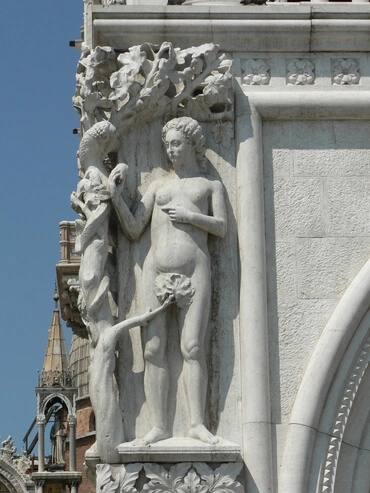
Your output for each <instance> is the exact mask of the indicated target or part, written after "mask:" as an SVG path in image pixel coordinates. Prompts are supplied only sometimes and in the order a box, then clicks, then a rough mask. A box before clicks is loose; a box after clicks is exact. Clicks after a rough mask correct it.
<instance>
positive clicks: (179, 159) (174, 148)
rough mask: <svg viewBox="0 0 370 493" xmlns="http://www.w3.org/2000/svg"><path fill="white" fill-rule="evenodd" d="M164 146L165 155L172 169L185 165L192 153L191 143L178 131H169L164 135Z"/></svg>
mask: <svg viewBox="0 0 370 493" xmlns="http://www.w3.org/2000/svg"><path fill="white" fill-rule="evenodd" d="M164 144H165V146H166V151H167V155H168V157H169V159H170V161H171V163H172V164H173V166H174V168H176V167H177V166H184V165H186V163H187V162H189V160H190V159H191V155H192V153H193V152H194V146H193V145H192V143H191V142H189V141H188V140H187V139H186V138H185V136H184V134H183V133H182V132H179V131H178V130H174V129H171V130H169V131H168V132H167V133H166V136H165V139H164Z"/></svg>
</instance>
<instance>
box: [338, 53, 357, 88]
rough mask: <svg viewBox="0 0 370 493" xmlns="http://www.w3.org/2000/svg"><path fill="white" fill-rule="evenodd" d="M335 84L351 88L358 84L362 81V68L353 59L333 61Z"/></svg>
mask: <svg viewBox="0 0 370 493" xmlns="http://www.w3.org/2000/svg"><path fill="white" fill-rule="evenodd" d="M332 69H333V75H332V78H333V84H334V85H337V86H350V85H353V84H358V83H359V80H360V73H359V70H360V67H359V64H358V63H357V61H356V60H354V59H353V58H338V59H335V60H332Z"/></svg>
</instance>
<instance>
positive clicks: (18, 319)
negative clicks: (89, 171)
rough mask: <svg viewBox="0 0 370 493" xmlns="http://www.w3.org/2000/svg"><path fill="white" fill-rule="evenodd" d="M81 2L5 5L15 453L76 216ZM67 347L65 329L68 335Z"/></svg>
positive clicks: (3, 294) (4, 157) (8, 370)
mask: <svg viewBox="0 0 370 493" xmlns="http://www.w3.org/2000/svg"><path fill="white" fill-rule="evenodd" d="M82 11H83V2H82V0H17V1H5V0H2V1H1V14H0V41H1V46H2V56H1V59H2V62H1V78H0V88H1V94H2V98H1V99H2V101H1V105H0V108H1V112H2V116H1V120H0V135H1V138H0V142H1V147H0V149H1V188H2V192H1V194H0V201H1V209H0V210H1V215H0V218H1V250H0V251H1V255H0V263H1V267H0V272H1V283H0V309H1V319H0V321H1V358H0V392H1V406H0V418H1V419H0V440H1V441H2V440H4V439H5V438H6V437H7V435H8V434H10V435H12V436H13V438H14V440H15V442H16V445H17V448H18V452H21V450H22V444H23V443H22V438H23V436H24V434H25V432H26V431H27V428H28V426H29V424H30V423H31V421H32V419H33V418H34V416H35V413H36V399H35V390H34V389H35V386H36V384H37V370H38V369H41V367H42V363H43V358H44V353H45V348H46V342H47V336H48V329H49V327H50V322H51V317H52V311H53V307H54V302H53V291H54V281H55V264H56V263H57V262H58V259H59V226H58V224H59V222H60V221H61V220H64V219H74V217H75V214H74V212H73V211H72V210H71V209H70V204H69V196H70V193H71V191H72V190H74V189H75V187H76V183H77V171H76V170H77V168H76V159H75V154H76V150H77V148H78V143H79V139H78V137H77V136H76V135H73V134H72V129H73V128H74V127H78V115H77V113H75V111H74V110H73V108H72V104H71V98H72V95H73V92H74V85H75V67H76V64H77V60H78V57H79V52H78V50H76V49H74V48H70V47H69V45H68V44H69V40H72V39H77V38H79V36H80V26H81V25H82V24H83V16H82ZM65 334H66V338H67V339H68V340H70V337H71V333H70V329H66V330H65Z"/></svg>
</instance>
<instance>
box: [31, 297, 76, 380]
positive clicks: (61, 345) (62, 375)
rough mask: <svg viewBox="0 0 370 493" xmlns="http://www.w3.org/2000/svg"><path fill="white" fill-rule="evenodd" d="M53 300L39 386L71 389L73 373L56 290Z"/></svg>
mask: <svg viewBox="0 0 370 493" xmlns="http://www.w3.org/2000/svg"><path fill="white" fill-rule="evenodd" d="M53 298H54V302H55V307H54V311H53V317H52V321H51V326H50V329H49V337H48V343H47V346H46V352H45V358H44V365H43V368H42V372H41V375H40V382H39V385H40V387H70V386H71V385H72V382H71V371H70V367H69V360H68V355H67V349H66V342H65V339H64V334H63V328H62V324H61V320H60V313H59V309H58V301H59V296H58V293H57V290H56V288H55V292H54V297H53Z"/></svg>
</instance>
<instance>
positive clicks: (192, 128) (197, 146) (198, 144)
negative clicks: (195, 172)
mask: <svg viewBox="0 0 370 493" xmlns="http://www.w3.org/2000/svg"><path fill="white" fill-rule="evenodd" d="M169 130H177V131H178V132H181V133H182V134H183V135H184V137H185V139H186V140H187V141H188V142H191V143H192V144H193V146H194V151H195V157H196V160H197V162H198V165H199V168H200V169H201V171H203V172H205V171H206V170H207V164H206V157H205V153H206V146H205V142H206V138H205V137H204V135H203V130H202V127H201V126H200V124H199V123H198V122H197V121H196V120H194V119H193V118H190V117H189V116H182V117H180V118H173V119H172V120H170V121H169V122H167V123H166V125H165V126H164V127H163V130H162V140H163V142H165V138H166V135H167V132H168V131H169Z"/></svg>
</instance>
